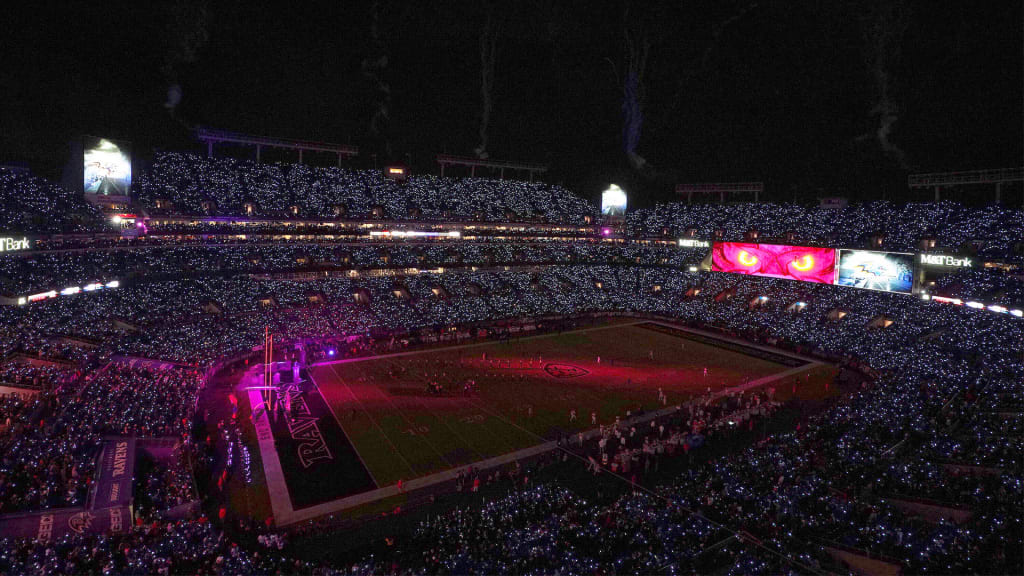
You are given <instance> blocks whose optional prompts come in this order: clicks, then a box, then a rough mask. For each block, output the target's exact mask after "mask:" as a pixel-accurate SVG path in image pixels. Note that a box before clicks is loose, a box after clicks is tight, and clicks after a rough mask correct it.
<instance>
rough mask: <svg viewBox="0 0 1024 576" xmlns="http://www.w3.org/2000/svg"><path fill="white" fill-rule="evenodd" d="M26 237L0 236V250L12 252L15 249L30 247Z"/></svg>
mask: <svg viewBox="0 0 1024 576" xmlns="http://www.w3.org/2000/svg"><path fill="white" fill-rule="evenodd" d="M30 242H31V241H30V240H29V239H28V238H22V239H21V240H18V239H17V238H0V252H13V251H15V250H28V249H29V248H30V246H29V243H30Z"/></svg>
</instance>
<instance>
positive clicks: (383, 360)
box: [309, 323, 831, 488]
mask: <svg viewBox="0 0 1024 576" xmlns="http://www.w3.org/2000/svg"><path fill="white" fill-rule="evenodd" d="M800 366H808V363H807V362H806V361H803V360H800V359H797V358H793V357H789V356H785V355H782V354H777V353H773V352H771V351H767V350H760V349H756V348H752V347H749V346H745V345H741V344H737V343H733V342H728V341H725V340H718V339H712V338H708V337H706V336H701V335H697V334H692V333H688V332H683V331H682V330H678V329H675V328H670V327H667V326H662V325H660V324H654V323H637V324H612V325H607V326H599V327H596V328H591V329H584V330H579V331H575V332H569V333H561V334H546V335H541V336H536V337H528V338H520V339H515V340H509V341H504V342H490V343H482V344H475V345H468V346H462V347H453V348H446V349H437V350H427V351H420V352H409V353H403V354H395V355H389V356H381V357H375V358H366V359H363V358H357V359H351V360H342V361H338V362H333V363H327V364H321V365H318V366H314V367H311V368H310V369H309V375H310V377H311V379H312V381H313V382H314V383H315V385H316V388H317V389H318V390H319V392H320V394H321V395H322V397H323V400H324V401H325V402H326V404H327V406H329V408H330V412H331V413H332V415H333V417H334V419H336V421H337V423H338V424H340V426H341V429H342V430H343V431H344V436H345V437H347V440H348V442H349V443H350V445H351V448H352V449H353V450H354V452H355V453H356V455H357V456H358V460H359V462H360V463H361V464H362V465H363V467H364V468H365V470H366V472H367V473H368V475H369V477H370V478H371V479H372V483H373V484H374V485H375V486H376V487H383V486H388V485H391V484H394V483H396V482H398V481H399V480H404V481H408V480H410V479H414V478H418V477H422V476H426V475H429V474H432V473H435V472H439V471H443V470H448V469H452V468H457V467H461V466H465V465H469V464H472V463H474V462H478V461H481V460H486V459H488V458H492V457H495V456H499V455H502V454H507V453H510V452H514V451H517V450H521V449H524V448H528V447H531V446H535V445H537V444H540V443H542V442H544V441H547V440H553V439H555V438H557V437H558V436H559V435H562V434H567V435H571V434H575V433H577V432H579V431H583V430H587V429H592V428H595V427H596V425H595V424H594V423H593V422H595V421H596V423H597V424H611V423H613V422H614V421H615V418H616V417H620V418H623V419H625V418H626V416H627V412H631V413H633V414H635V413H636V412H637V411H638V410H651V409H655V408H661V407H663V404H662V403H661V402H660V401H659V389H661V390H662V391H663V392H664V394H665V395H666V396H667V403H668V405H674V404H680V403H683V402H686V401H687V400H689V399H690V398H692V397H694V396H699V395H700V394H703V393H705V392H707V391H708V389H709V388H710V389H711V391H712V392H714V391H718V390H721V389H723V388H729V387H733V386H738V385H742V384H744V383H746V382H749V381H753V380H757V379H760V378H764V377H770V376H772V375H776V374H780V373H783V372H787V371H790V372H792V371H794V370H796V369H798V368H799V367H800ZM808 367H809V366H808ZM705 369H706V375H705ZM827 377H828V378H831V375H828V376H827ZM434 383H436V385H437V386H435V387H434V389H430V386H429V385H431V384H434ZM467 389H468V390H467ZM572 411H575V412H576V418H575V420H573V419H572V418H571V412H572ZM369 488H372V486H370V487H369Z"/></svg>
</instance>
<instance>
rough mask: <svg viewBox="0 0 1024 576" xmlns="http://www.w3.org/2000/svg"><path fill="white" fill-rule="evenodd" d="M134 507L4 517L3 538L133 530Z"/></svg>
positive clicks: (0, 522)
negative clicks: (132, 512)
mask: <svg viewBox="0 0 1024 576" xmlns="http://www.w3.org/2000/svg"><path fill="white" fill-rule="evenodd" d="M131 526H132V515H131V509H130V508H128V507H127V506H115V507H113V508H105V509H103V510H86V509H84V508H55V509H50V510H44V511H41V512H28V513H24V514H8V515H6V516H0V538H33V539H39V540H56V539H59V538H63V537H64V536H68V535H74V534H111V533H115V534H117V533H124V532H127V531H128V530H130V529H131Z"/></svg>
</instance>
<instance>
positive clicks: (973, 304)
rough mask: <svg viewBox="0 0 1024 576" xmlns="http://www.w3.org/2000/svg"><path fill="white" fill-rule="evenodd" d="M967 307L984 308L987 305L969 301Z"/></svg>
mask: <svg viewBox="0 0 1024 576" xmlns="http://www.w3.org/2000/svg"><path fill="white" fill-rule="evenodd" d="M967 307H968V308H977V309H982V308H984V307H985V305H984V304H982V303H981V302H968V303H967Z"/></svg>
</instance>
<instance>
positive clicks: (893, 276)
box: [836, 250, 914, 294]
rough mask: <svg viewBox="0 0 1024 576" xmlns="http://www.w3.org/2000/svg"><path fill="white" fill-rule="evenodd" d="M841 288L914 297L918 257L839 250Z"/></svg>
mask: <svg viewBox="0 0 1024 576" xmlns="http://www.w3.org/2000/svg"><path fill="white" fill-rule="evenodd" d="M836 284H838V285H839V286H852V287H854V288H864V289H866V290H881V291H883V292H900V293H902V294H910V292H911V290H912V289H913V287H914V255H913V254H904V253H900V252H873V251H870V250H839V275H838V277H837V279H836Z"/></svg>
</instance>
